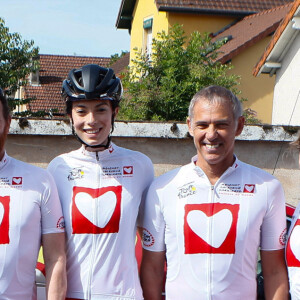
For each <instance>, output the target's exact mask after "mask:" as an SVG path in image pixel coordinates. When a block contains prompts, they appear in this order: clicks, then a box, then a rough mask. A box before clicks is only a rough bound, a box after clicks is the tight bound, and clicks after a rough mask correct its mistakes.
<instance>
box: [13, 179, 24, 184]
mask: <svg viewBox="0 0 300 300" xmlns="http://www.w3.org/2000/svg"><path fill="white" fill-rule="evenodd" d="M22 181H23V180H22V177H13V178H12V185H21V184H22Z"/></svg>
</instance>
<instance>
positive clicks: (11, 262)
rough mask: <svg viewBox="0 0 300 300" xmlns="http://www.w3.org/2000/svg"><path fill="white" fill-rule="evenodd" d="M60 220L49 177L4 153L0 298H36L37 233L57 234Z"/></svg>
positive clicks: (0, 169) (1, 166)
mask: <svg viewBox="0 0 300 300" xmlns="http://www.w3.org/2000/svg"><path fill="white" fill-rule="evenodd" d="M63 231H64V220H63V217H62V210H61V206H60V202H59V199H58V194H57V190H56V186H55V183H54V180H53V178H52V176H51V175H50V174H49V173H48V172H47V171H46V170H43V169H41V168H38V167H35V166H32V165H29V164H27V163H24V162H21V161H19V160H16V159H14V158H12V157H10V156H8V155H7V154H5V155H4V157H3V159H2V161H1V162H0V299H1V300H32V299H36V287H35V265H36V262H37V257H38V252H39V248H40V244H41V234H48V233H61V232H63Z"/></svg>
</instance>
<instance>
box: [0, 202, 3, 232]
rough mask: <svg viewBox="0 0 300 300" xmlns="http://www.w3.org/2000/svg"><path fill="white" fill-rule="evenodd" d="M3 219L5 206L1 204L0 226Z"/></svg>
mask: <svg viewBox="0 0 300 300" xmlns="http://www.w3.org/2000/svg"><path fill="white" fill-rule="evenodd" d="M3 217H4V207H3V204H2V203H1V202H0V226H1V224H2V221H3Z"/></svg>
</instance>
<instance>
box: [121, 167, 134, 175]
mask: <svg viewBox="0 0 300 300" xmlns="http://www.w3.org/2000/svg"><path fill="white" fill-rule="evenodd" d="M132 174H133V166H127V167H123V175H132Z"/></svg>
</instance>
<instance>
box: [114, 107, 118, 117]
mask: <svg viewBox="0 0 300 300" xmlns="http://www.w3.org/2000/svg"><path fill="white" fill-rule="evenodd" d="M118 112H119V107H116V108H115V111H114V114H115V117H116V116H117V114H118Z"/></svg>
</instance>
